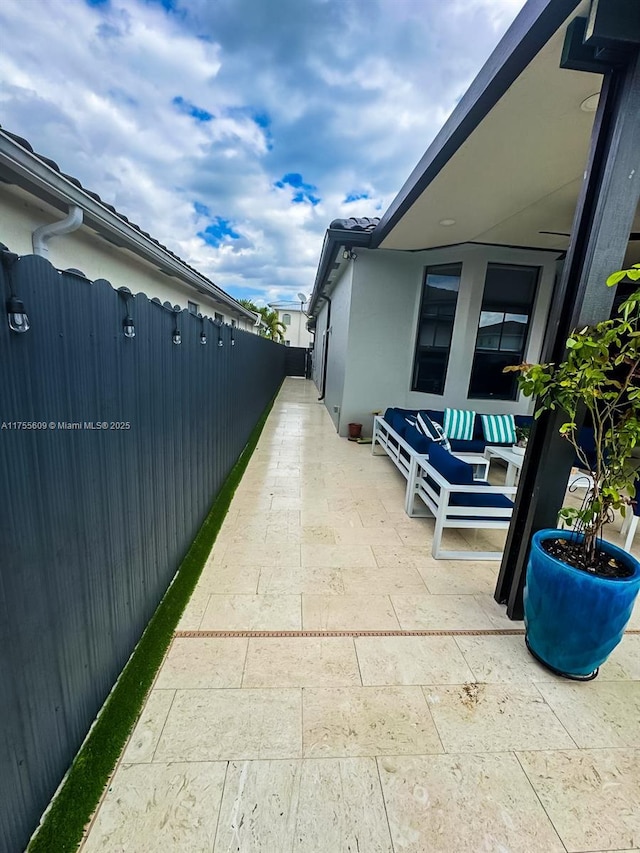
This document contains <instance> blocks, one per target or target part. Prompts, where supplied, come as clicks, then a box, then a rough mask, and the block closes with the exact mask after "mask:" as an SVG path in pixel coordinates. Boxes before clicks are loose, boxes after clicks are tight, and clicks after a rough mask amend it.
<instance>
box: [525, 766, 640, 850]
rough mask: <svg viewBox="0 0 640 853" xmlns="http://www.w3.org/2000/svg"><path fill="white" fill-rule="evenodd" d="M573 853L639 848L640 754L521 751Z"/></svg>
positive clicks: (548, 809) (556, 825) (548, 810)
mask: <svg viewBox="0 0 640 853" xmlns="http://www.w3.org/2000/svg"><path fill="white" fill-rule="evenodd" d="M518 758H519V760H520V763H521V764H522V767H523V768H524V771H525V773H526V774H527V776H528V777H529V781H530V782H531V785H532V786H533V788H534V790H535V792H536V794H537V795H538V797H539V798H540V801H541V803H542V805H543V806H544V809H545V811H546V812H547V814H548V815H549V817H550V818H551V820H552V821H553V824H554V826H555V828H556V830H557V832H558V835H559V836H560V838H561V839H562V841H563V843H564V844H565V846H566V848H567V850H568V851H569V853H578V851H583V850H592V851H596V850H616V851H618V853H619V851H622V853H624V850H631V849H633V850H638V849H639V848H640V808H638V780H639V779H640V750H628V749H588V750H586V749H585V750H582V749H581V750H567V751H553V752H546V751H536V752H522V753H518Z"/></svg>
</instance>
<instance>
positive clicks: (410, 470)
mask: <svg viewBox="0 0 640 853" xmlns="http://www.w3.org/2000/svg"><path fill="white" fill-rule="evenodd" d="M376 443H377V444H379V445H380V447H382V449H383V450H384V451H385V453H386V454H387V456H388V457H389V459H391V461H392V462H393V464H394V465H395V466H396V468H397V469H398V471H400V473H401V474H402V476H403V477H404V478H405V480H406V481H407V490H406V493H405V500H404V511H405V512H406V513H407V515H413V504H414V499H415V493H416V487H417V483H416V474H417V470H418V469H417V467H416V465H415V460H417V459H427V458H428V457H427V456H426V455H421V454H419V453H416V451H415V450H414V448H413V447H412V446H411V445H410V444H409V442H407V441H405V440H404V438H401V437H400V436H399V435H398V433H397V432H396V431H395V430H394V429H393V427H391V426H389V424H388V423H387V422H386V421H385V419H384V418H383V417H382V416H381V415H376V416H375V417H374V419H373V436H372V437H371V453H372V455H373V456H380V454H379V453H376Z"/></svg>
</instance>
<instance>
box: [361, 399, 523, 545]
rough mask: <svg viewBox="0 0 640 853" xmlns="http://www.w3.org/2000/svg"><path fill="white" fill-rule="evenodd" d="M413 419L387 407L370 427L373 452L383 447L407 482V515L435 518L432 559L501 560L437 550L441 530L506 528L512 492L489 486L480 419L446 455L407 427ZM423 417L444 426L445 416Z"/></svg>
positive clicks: (404, 411) (431, 414)
mask: <svg viewBox="0 0 640 853" xmlns="http://www.w3.org/2000/svg"><path fill="white" fill-rule="evenodd" d="M417 414H418V412H417V411H415V410H409V409H399V408H389V409H387V411H386V412H385V414H384V417H381V416H376V417H375V419H374V425H373V437H372V453H374V454H375V453H376V445H379V446H380V447H382V448H383V450H384V451H385V452H386V453H387V455H388V456H389V458H390V459H391V461H392V462H393V463H394V465H395V466H396V467H397V468H398V470H399V471H400V472H401V473H402V475H403V476H404V477H405V479H406V480H407V488H406V491H405V507H404V509H405V512H406V513H407V515H409V516H411V517H417V516H433V517H434V519H435V529H434V537H433V547H432V554H433V556H434V557H435V558H437V559H460V560H464V559H468V560H471V559H475V560H482V559H485V560H496V559H499V557H500V554H499V552H478V551H445V550H443V549H442V545H441V539H442V533H443V531H444V529H445V528H473V529H477V528H506V527H508V526H509V521H510V519H511V514H512V511H513V502H512V500H511V498H512V497H513V496H514V495H515V492H516V488H515V487H514V486H492V485H490V484H489V483H488V482H487V480H486V476H487V469H488V463H487V462H486V460H484V459H483V457H482V453H483V451H484V449H485V447H486V446H487V443H488V442H487V441H486V439H485V437H484V434H483V432H482V422H481V419H480V417H479V416H476V419H475V423H474V430H473V437H472V439H470V440H455V439H454V440H452V441H451V452H449V451H448V450H445V449H444V448H443V447H441V446H440V445H439V444H438V443H437V442H435V441H432V440H431V439H429V438H427V437H426V436H425V435H423V434H422V433H421V432H420V431H419V430H418V429H417V428H416V426H414V425H413V423H411V421H413V420H415V417H416V416H417ZM426 414H427V415H428V416H429V417H430V419H431V420H432V421H434V422H436V423H438V424H440V426H442V424H443V423H444V412H438V411H434V410H426ZM531 421H532V418H531V417H530V416H527V415H517V416H516V418H515V422H516V425H517V426H525V425H530V424H531ZM492 444H494V445H495V444H498V445H500V444H501V443H499V442H492ZM503 446H509V445H508V444H506V443H504V444H503Z"/></svg>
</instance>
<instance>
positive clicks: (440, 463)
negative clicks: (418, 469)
mask: <svg viewBox="0 0 640 853" xmlns="http://www.w3.org/2000/svg"><path fill="white" fill-rule="evenodd" d="M429 463H430V464H431V465H432V466H433V467H434V468H435V469H436V471H438V473H440V474H442V476H443V477H444V478H445V480H448V481H449V482H450V483H453V484H455V485H456V486H471V485H473V466H472V465H469V464H468V463H467V462H463V461H462V460H461V459H456V457H455V456H453V455H452V454H451V453H449V451H448V450H445V449H444V448H442V447H440V445H439V444H436V443H435V442H433V443H432V445H431V448H430V449H429Z"/></svg>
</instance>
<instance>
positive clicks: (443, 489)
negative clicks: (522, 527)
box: [412, 457, 518, 560]
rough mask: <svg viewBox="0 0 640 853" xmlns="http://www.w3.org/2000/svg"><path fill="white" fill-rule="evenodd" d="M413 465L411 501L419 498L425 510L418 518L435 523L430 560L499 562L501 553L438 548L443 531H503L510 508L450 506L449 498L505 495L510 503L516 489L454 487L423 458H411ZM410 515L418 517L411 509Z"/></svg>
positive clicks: (509, 517)
mask: <svg viewBox="0 0 640 853" xmlns="http://www.w3.org/2000/svg"><path fill="white" fill-rule="evenodd" d="M413 464H414V466H415V469H416V470H415V475H414V476H413V479H414V480H415V483H416V491H415V497H418V498H420V500H421V501H422V503H423V504H424V506H425V509H426V511H423V512H422V513H421V515H422V517H423V518H424V517H433V518H434V519H435V529H434V531H433V546H432V549H431V553H432V555H433V557H434V558H435V559H436V560H500V559H501V558H502V551H450V550H445V549H443V548H442V534H443V531H444V529H445V528H466V529H471V530H478V529H483V530H484V529H492V530H495V529H499V530H506V529H507V528H508V527H509V524H510V523H511V515H512V513H513V507H484V506H483V507H479V506H452V505H451V503H450V501H451V496H452V495H455V494H460V493H464V494H474V495H505V496H506V497H508V498H509V499H510V500H513V498H514V496H515V494H516V492H517V490H518V489H517V486H506V485H505V486H484V485H480V484H478V485H471V486H469V485H458V484H457V483H450V482H449V481H448V480H447V479H445V477H443V476H442V474H441V473H440V472H439V471H436V469H435V468H434V467H433V466H432V465H430V464H429V460H428V459H426V458H421V457H415V458H414V462H413ZM430 481H431V482H430ZM432 483H433V485H432ZM436 487H437V488H436ZM412 514H413V515H414V516H418V515H419V512H418V511H417V510H415V508H413V513H412Z"/></svg>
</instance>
